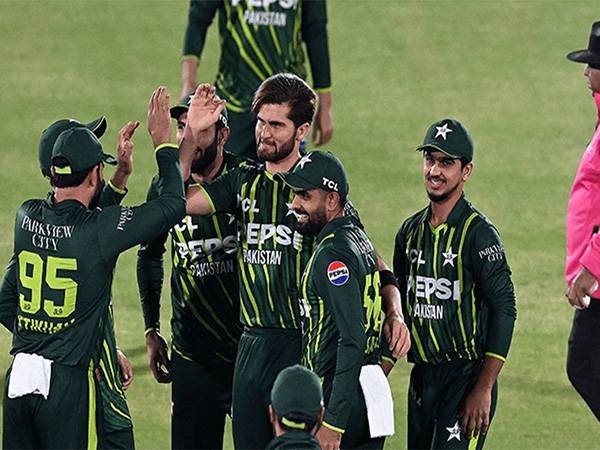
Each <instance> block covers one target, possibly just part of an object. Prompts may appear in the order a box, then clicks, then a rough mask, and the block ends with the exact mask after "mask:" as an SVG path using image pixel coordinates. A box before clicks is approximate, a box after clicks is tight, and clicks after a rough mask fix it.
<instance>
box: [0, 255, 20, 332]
mask: <svg viewBox="0 0 600 450" xmlns="http://www.w3.org/2000/svg"><path fill="white" fill-rule="evenodd" d="M18 303H19V294H18V291H17V257H16V255H13V256H12V258H11V259H10V261H9V263H8V265H7V266H6V270H5V271H4V276H3V277H2V284H1V285H0V323H2V325H4V327H5V328H6V329H7V330H8V331H10V332H11V333H12V332H13V329H14V325H15V320H16V319H17V309H18Z"/></svg>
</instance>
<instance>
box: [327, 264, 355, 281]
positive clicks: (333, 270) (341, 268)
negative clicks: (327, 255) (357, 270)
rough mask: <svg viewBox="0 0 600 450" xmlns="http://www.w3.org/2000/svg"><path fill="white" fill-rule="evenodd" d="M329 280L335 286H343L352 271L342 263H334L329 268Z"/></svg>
mask: <svg viewBox="0 0 600 450" xmlns="http://www.w3.org/2000/svg"><path fill="white" fill-rule="evenodd" d="M327 278H329V282H330V283H331V284H333V285H334V286H342V285H343V284H345V283H346V281H348V278H350V270H348V267H347V266H346V264H344V263H343V262H341V261H333V262H332V263H330V264H329V266H328V267H327Z"/></svg>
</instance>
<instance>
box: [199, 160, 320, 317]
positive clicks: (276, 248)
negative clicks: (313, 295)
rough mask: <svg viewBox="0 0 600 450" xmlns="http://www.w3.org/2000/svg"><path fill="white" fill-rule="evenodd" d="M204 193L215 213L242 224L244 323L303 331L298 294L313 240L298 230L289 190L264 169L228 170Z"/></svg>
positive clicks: (240, 255) (240, 259)
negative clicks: (230, 217)
mask: <svg viewBox="0 0 600 450" xmlns="http://www.w3.org/2000/svg"><path fill="white" fill-rule="evenodd" d="M203 189H204V191H205V193H206V194H207V196H208V198H209V200H210V202H211V205H212V209H213V211H216V212H229V213H232V214H235V216H236V218H237V220H238V221H239V223H240V229H239V234H238V250H237V259H238V273H239V286H240V306H241V307H240V318H241V322H242V324H244V325H245V326H248V327H270V328H299V327H300V320H299V306H298V300H297V292H298V287H299V286H300V278H301V276H302V271H303V270H304V267H305V266H306V263H307V261H308V259H309V257H310V255H311V253H312V248H313V240H314V238H313V237H311V236H302V235H301V234H300V233H298V232H297V231H295V225H296V217H295V216H294V213H293V212H292V211H291V209H290V206H291V203H292V200H293V198H294V193H293V192H292V190H291V188H290V187H289V186H287V185H286V184H284V183H283V182H282V181H279V180H277V179H275V177H274V176H273V175H272V174H271V173H269V172H268V171H267V170H266V168H265V165H264V164H261V165H258V166H246V167H240V168H236V169H234V170H230V171H229V172H227V173H226V174H224V175H222V176H221V177H219V178H217V179H216V180H214V181H213V182H212V183H208V184H206V185H203Z"/></svg>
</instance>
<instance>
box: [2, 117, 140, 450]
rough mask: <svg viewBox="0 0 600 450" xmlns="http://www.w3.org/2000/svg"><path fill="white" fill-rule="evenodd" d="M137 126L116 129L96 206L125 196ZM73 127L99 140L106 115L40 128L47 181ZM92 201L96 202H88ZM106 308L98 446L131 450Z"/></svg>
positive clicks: (99, 364) (12, 301)
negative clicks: (113, 154)
mask: <svg viewBox="0 0 600 450" xmlns="http://www.w3.org/2000/svg"><path fill="white" fill-rule="evenodd" d="M137 126H138V123H137V122H130V123H128V124H126V125H125V126H124V127H123V128H122V129H121V131H120V132H119V141H118V145H117V158H116V159H117V168H116V171H115V173H114V175H113V177H112V179H111V180H109V182H108V183H107V184H106V185H104V188H103V189H102V192H101V194H100V196H99V199H98V200H97V204H98V206H99V207H104V206H110V205H115V204H119V203H120V202H121V200H122V199H123V197H124V196H125V193H126V191H127V188H126V186H127V181H128V179H129V175H130V174H131V171H132V168H133V164H132V157H131V156H132V148H133V146H132V145H130V144H131V137H132V135H133V133H134V131H135V129H136V128H137ZM76 127H86V128H88V129H89V130H90V131H92V132H93V133H94V135H95V136H96V137H98V139H99V138H100V137H101V136H102V135H103V134H104V132H105V131H106V127H107V123H106V118H105V117H104V116H102V117H100V118H98V119H96V120H93V121H92V122H89V123H86V124H84V123H81V122H79V121H77V120H74V119H62V120H58V121H56V122H54V123H52V124H51V125H50V126H49V127H48V128H46V129H45V130H44V132H43V133H42V136H41V138H40V144H39V155H38V156H39V164H40V169H41V172H42V174H43V175H44V176H45V177H47V178H48V179H50V181H51V178H52V173H51V165H52V149H53V147H54V143H55V142H56V139H57V138H58V136H59V135H60V134H61V133H62V132H63V131H66V130H68V129H72V128H76ZM50 195H53V194H50ZM94 202H96V201H93V202H92V203H94ZM90 206H93V204H91V205H90ZM12 281H14V280H11V279H10V278H5V279H4V280H3V283H4V284H3V286H2V289H1V290H0V293H1V294H2V296H3V297H4V298H3V299H2V300H0V302H1V304H2V305H3V306H5V308H4V309H3V310H2V311H1V313H2V315H1V317H0V320H1V321H2V324H3V325H4V326H5V327H6V328H7V329H8V330H9V331H10V332H11V333H12V331H13V327H14V325H15V320H16V314H17V304H18V295H17V286H16V284H13V283H12ZM109 308H110V311H109V315H108V317H107V320H106V321H105V324H104V330H103V333H104V339H103V340H102V341H101V342H100V343H99V348H98V351H97V353H96V355H95V356H94V361H95V362H94V367H95V368H96V373H97V375H98V387H99V391H100V397H99V399H98V400H99V402H98V409H99V410H101V412H102V414H101V417H102V421H101V423H100V424H99V426H98V428H99V430H100V434H101V436H102V438H101V439H100V442H99V445H101V446H103V447H106V448H127V449H131V448H135V441H134V438H133V424H132V422H131V417H130V414H129V408H128V406H127V400H126V398H125V393H124V391H125V390H126V389H127V388H128V387H129V386H130V384H131V383H132V381H133V368H132V366H131V364H130V362H129V360H128V359H127V358H126V356H125V355H124V354H123V352H121V351H120V350H119V349H118V348H117V343H116V338H115V331H114V320H113V314H112V302H111V305H110V307H109Z"/></svg>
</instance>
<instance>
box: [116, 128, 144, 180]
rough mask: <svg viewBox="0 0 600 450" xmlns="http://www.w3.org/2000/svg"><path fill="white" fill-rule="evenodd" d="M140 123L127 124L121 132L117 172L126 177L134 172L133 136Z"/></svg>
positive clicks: (118, 143)
mask: <svg viewBox="0 0 600 450" xmlns="http://www.w3.org/2000/svg"><path fill="white" fill-rule="evenodd" d="M139 126H140V123H139V122H138V121H137V120H136V121H135V122H127V123H126V124H125V125H124V126H123V128H121V130H120V131H119V138H118V141H117V170H120V171H121V172H123V173H124V174H126V175H130V174H131V172H132V171H133V141H132V140H131V139H132V138H133V135H134V133H135V130H136V129H137V127H139Z"/></svg>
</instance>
